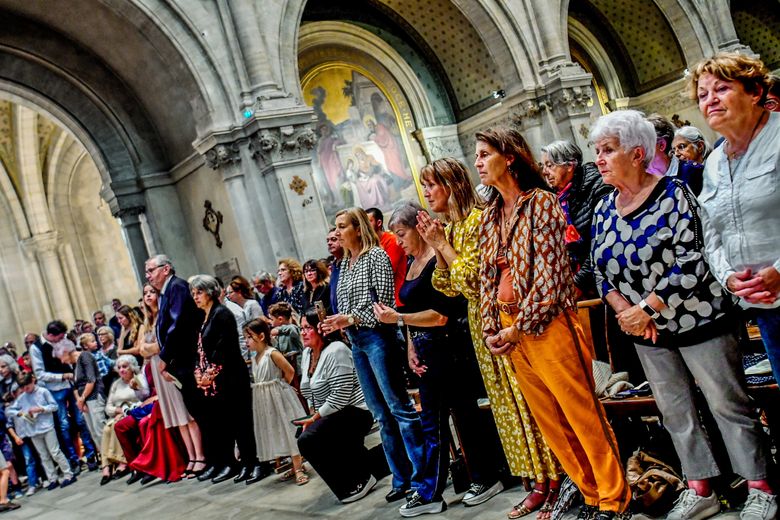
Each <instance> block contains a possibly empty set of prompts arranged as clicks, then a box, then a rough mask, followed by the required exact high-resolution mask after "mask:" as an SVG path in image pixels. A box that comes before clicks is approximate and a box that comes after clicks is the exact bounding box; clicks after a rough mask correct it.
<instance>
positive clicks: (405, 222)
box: [374, 203, 501, 517]
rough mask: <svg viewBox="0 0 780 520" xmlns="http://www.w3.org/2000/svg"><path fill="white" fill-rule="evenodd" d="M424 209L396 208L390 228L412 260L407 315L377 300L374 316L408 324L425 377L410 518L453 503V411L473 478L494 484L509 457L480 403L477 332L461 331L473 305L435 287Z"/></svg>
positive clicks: (404, 300) (407, 508)
mask: <svg viewBox="0 0 780 520" xmlns="http://www.w3.org/2000/svg"><path fill="white" fill-rule="evenodd" d="M420 212H423V209H422V208H421V207H420V206H419V205H417V204H413V203H407V204H403V205H401V206H399V207H397V208H395V210H394V211H393V216H392V218H391V219H390V229H391V230H392V231H393V233H395V236H396V240H397V241H398V243H399V244H400V245H401V247H402V248H403V250H404V253H406V255H407V257H408V258H409V263H408V268H407V272H406V277H405V280H404V283H403V285H402V286H401V290H400V292H399V298H400V301H401V304H402V307H400V309H399V310H400V311H401V312H402V313H403V314H401V313H399V312H398V311H396V310H394V309H393V308H391V307H388V306H386V305H383V304H381V303H378V304H375V305H374V314H375V315H376V317H377V319H379V320H380V321H381V322H383V323H398V324H399V325H400V326H401V327H402V328H404V327H408V342H407V344H408V354H407V355H408V360H409V367H410V368H411V369H412V371H414V373H415V374H417V375H418V376H419V378H420V382H419V388H420V403H421V404H422V411H421V412H420V416H421V419H422V428H423V437H424V442H425V444H424V449H423V455H424V457H425V464H424V465H423V467H424V468H425V469H424V471H423V475H422V477H423V480H422V485H421V486H420V487H418V488H417V489H416V490H415V493H414V494H413V495H412V496H411V497H410V498H409V500H408V502H407V503H406V504H405V505H403V506H401V508H400V511H399V512H400V513H401V516H404V517H412V516H417V515H420V514H423V513H440V512H442V511H444V510H445V509H447V504H446V503H445V502H444V500H443V498H442V492H443V491H444V487H445V485H446V483H447V470H448V467H449V451H448V443H449V440H450V428H449V412H450V409H452V412H453V416H454V418H455V420H456V425H457V426H458V428H459V433H460V434H459V439H460V440H462V442H463V446H464V447H463V449H464V451H465V452H466V453H467V455H468V456H469V462H470V464H469V466H470V468H469V469H470V472H469V475H470V477H471V478H473V479H474V480H475V481H477V480H479V481H483V480H484V481H485V482H486V483H487V484H488V486H487V487H490V486H491V485H492V484H494V483H495V482H496V481H497V480H498V461H500V460H501V457H500V456H497V453H496V452H495V451H496V450H495V448H498V433H497V432H496V431H495V427H493V428H492V432H491V431H489V429H490V426H492V424H493V422H492V420H491V421H484V420H482V417H480V416H481V415H485V414H489V412H484V411H482V410H480V409H479V408H478V406H477V397H476V396H477V395H484V387H482V380H481V375H480V373H479V367H478V366H477V362H476V359H475V357H474V355H473V348H474V347H473V346H472V344H471V341H470V339H469V338H470V335H469V334H468V333H467V332H465V333H464V331H463V330H462V329H460V330H459V329H458V319H459V318H460V319H466V316H467V305H468V304H467V302H466V299H465V298H464V297H463V296H462V295H459V296H457V297H448V296H445V295H444V294H442V293H440V292H439V291H437V290H436V289H434V287H433V283H432V279H433V271H434V269H435V267H436V251H435V250H434V249H433V248H432V247H431V246H430V245H428V244H427V243H426V242H425V240H424V239H423V238H422V236H420V233H419V232H418V231H417V228H416V226H417V216H418V214H419V213H420ZM469 353H471V355H470V356H469V355H468V354H469ZM479 387H482V388H481V392H480V388H479ZM491 433H492V435H491ZM490 440H493V441H494V442H489V441H490ZM491 447H493V448H494V449H493V450H492V451H491V450H490V448H491Z"/></svg>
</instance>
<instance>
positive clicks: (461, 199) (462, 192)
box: [420, 157, 485, 222]
mask: <svg viewBox="0 0 780 520" xmlns="http://www.w3.org/2000/svg"><path fill="white" fill-rule="evenodd" d="M420 180H421V181H423V182H427V183H430V184H438V185H439V186H442V187H443V188H444V189H446V190H447V191H448V192H449V196H448V197H447V213H446V214H445V215H444V217H445V220H446V221H447V222H460V221H461V220H464V219H465V218H466V217H468V216H469V213H471V210H473V209H474V208H480V209H482V208H483V207H484V205H485V203H484V201H483V200H482V197H480V196H479V194H478V193H477V191H476V190H475V189H474V184H472V182H471V178H470V177H469V172H468V170H467V169H466V167H465V166H464V165H463V163H462V162H460V161H458V160H457V159H453V158H451V157H443V158H441V159H436V160H435V161H433V162H432V163H431V164H427V165H425V166H423V168H422V169H421V170H420Z"/></svg>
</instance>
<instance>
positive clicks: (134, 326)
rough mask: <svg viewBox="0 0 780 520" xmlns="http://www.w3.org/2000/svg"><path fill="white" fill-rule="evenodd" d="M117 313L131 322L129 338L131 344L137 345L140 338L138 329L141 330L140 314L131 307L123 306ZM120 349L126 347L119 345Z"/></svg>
mask: <svg viewBox="0 0 780 520" xmlns="http://www.w3.org/2000/svg"><path fill="white" fill-rule="evenodd" d="M116 312H117V313H118V314H121V315H122V316H124V317H125V318H127V320H128V321H129V322H130V327H129V330H128V332H127V337H128V339H129V341H130V343H133V344H135V340H136V338H137V337H138V329H139V328H141V318H140V317H139V316H138V313H137V312H136V311H135V310H134V309H133V308H132V307H130V306H129V305H122V306H121V307H119V309H118V310H117V311H116ZM119 348H124V345H119Z"/></svg>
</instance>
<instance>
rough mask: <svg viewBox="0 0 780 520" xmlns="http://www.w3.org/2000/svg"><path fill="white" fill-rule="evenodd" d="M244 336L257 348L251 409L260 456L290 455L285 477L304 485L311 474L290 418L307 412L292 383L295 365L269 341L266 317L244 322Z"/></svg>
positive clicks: (250, 348) (253, 359)
mask: <svg viewBox="0 0 780 520" xmlns="http://www.w3.org/2000/svg"><path fill="white" fill-rule="evenodd" d="M244 337H245V338H246V344H247V347H248V348H249V350H251V351H253V352H255V356H254V357H253V358H252V375H253V376H254V383H252V410H253V411H254V425H255V443H256V444H257V458H258V459H259V460H261V461H267V460H273V459H275V458H277V457H287V456H291V457H292V463H293V469H291V470H290V471H288V472H287V473H285V474H284V475H283V476H282V480H291V479H292V478H295V483H296V484H298V485H299V486H302V485H303V484H306V483H307V482H308V481H309V477H307V476H306V474H305V470H304V468H303V462H302V460H301V454H300V452H299V450H298V443H297V442H296V440H295V430H296V427H295V426H294V425H293V424H292V422H291V421H292V420H294V419H298V418H300V417H302V416H304V415H306V412H305V411H304V409H303V406H301V403H300V401H299V400H298V396H297V395H296V393H295V390H294V389H293V387H292V386H290V381H292V379H293V376H294V375H295V369H294V368H293V367H292V365H290V363H289V362H288V361H287V360H286V359H285V357H284V356H283V355H282V354H281V353H280V352H279V351H278V350H276V349H275V348H273V347H271V346H270V345H269V343H270V342H271V330H270V327H269V326H268V324H267V323H266V322H265V321H264V320H262V319H255V320H252V321H250V322H249V323H247V324H246V325H244Z"/></svg>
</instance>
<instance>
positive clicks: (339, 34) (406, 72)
mask: <svg viewBox="0 0 780 520" xmlns="http://www.w3.org/2000/svg"><path fill="white" fill-rule="evenodd" d="M299 34H300V40H299V43H298V55H299V56H306V55H307V53H309V52H312V51H313V50H314V49H315V48H317V47H326V48H330V49H332V48H333V47H334V46H338V47H341V48H345V49H349V50H351V51H353V52H355V53H358V54H361V55H365V56H366V58H367V59H368V60H373V61H374V62H376V64H377V65H378V66H381V67H384V68H385V69H386V70H387V72H388V73H389V74H390V75H391V76H392V77H393V78H394V79H395V80H396V81H397V82H398V84H399V86H400V88H401V90H402V91H403V93H404V95H405V96H406V98H407V99H408V100H409V103H410V105H411V110H412V113H413V114H414V116H415V118H416V119H417V121H416V123H417V126H418V127H427V126H435V125H437V124H442V123H452V122H454V121H452V120H451V118H452V114H451V113H449V114H441V113H440V114H438V118H437V114H436V111H435V109H434V107H433V105H432V103H431V101H430V99H429V98H428V92H426V89H425V87H424V86H423V85H422V84H421V83H420V81H419V79H418V78H417V77H416V76H415V71H414V70H413V69H412V68H411V67H410V66H409V64H408V63H407V62H406V61H405V60H404V59H403V57H402V56H401V55H400V54H399V53H398V52H396V51H395V49H393V48H392V47H391V46H390V45H388V44H387V43H386V42H385V41H384V40H382V39H380V38H377V37H376V36H375V35H374V34H373V33H371V32H369V31H367V30H365V29H362V28H360V27H358V26H355V25H352V24H348V23H344V22H314V23H311V24H307V25H306V26H304V27H302V28H301V31H300V33H299ZM335 42H338V43H337V44H336V43H335ZM305 72H306V71H301V73H302V75H303V74H305ZM443 117H448V118H449V120H446V121H441V119H442V118H443Z"/></svg>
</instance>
